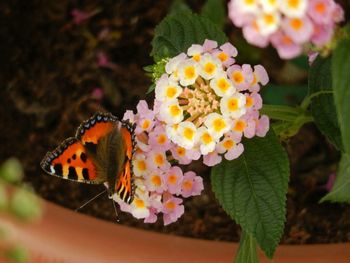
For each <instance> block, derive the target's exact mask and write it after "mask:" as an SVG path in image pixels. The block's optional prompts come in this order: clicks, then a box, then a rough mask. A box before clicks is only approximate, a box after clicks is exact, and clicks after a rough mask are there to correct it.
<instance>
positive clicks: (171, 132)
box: [165, 123, 179, 144]
mask: <svg viewBox="0 0 350 263" xmlns="http://www.w3.org/2000/svg"><path fill="white" fill-rule="evenodd" d="M178 128H179V124H178V123H176V124H168V125H166V127H165V132H166V134H167V136H168V137H169V139H170V140H172V141H173V142H175V143H176V144H177V141H179V138H178V137H179V136H178Z"/></svg>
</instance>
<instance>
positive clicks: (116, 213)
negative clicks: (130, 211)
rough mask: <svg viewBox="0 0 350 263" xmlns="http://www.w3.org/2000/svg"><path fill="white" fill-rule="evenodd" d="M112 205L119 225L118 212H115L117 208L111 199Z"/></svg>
mask: <svg viewBox="0 0 350 263" xmlns="http://www.w3.org/2000/svg"><path fill="white" fill-rule="evenodd" d="M112 203H113V208H114V212H115V216H116V218H117V222H118V223H119V216H118V212H117V207H116V206H115V202H114V200H113V199H112Z"/></svg>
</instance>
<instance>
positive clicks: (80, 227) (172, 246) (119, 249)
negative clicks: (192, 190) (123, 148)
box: [0, 202, 350, 263]
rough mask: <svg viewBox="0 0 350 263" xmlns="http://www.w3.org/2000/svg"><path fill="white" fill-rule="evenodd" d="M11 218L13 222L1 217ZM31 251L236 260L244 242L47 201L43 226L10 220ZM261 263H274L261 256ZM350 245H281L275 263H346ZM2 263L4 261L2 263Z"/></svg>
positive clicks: (60, 255)
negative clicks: (146, 226) (166, 230)
mask: <svg viewBox="0 0 350 263" xmlns="http://www.w3.org/2000/svg"><path fill="white" fill-rule="evenodd" d="M1 220H9V219H1ZM7 223H9V224H8V225H11V227H13V228H14V231H15V232H16V233H17V235H16V236H17V239H18V241H19V242H21V243H22V244H23V245H24V246H26V247H27V248H28V249H29V250H30V252H31V261H30V262H32V263H34V262H35V263H43V262H45V263H50V262H65V263H70V262H74V263H77V262H78V263H80V262H84V263H90V262H91V263H103V262H108V263H111V262H123V263H138V262H142V263H148V262H152V263H154V262H167V263H171V262H174V263H175V262H176V263H178V262H191V263H192V262H200V263H203V262H205V263H210V262H215V263H217V262H233V258H234V255H235V252H236V250H237V248H238V244H236V243H230V242H219V241H206V240H199V239H192V238H184V237H178V236H172V235H165V234H159V233H154V232H149V231H144V230H138V229H134V228H130V227H125V226H121V225H118V224H117V223H110V222H106V221H102V220H99V219H96V218H93V217H89V216H86V215H83V214H79V213H75V212H73V211H70V210H68V209H65V208H63V207H60V206H57V205H55V204H52V203H49V202H45V212H44V217H43V219H42V220H41V222H38V223H34V224H31V225H22V224H20V223H16V222H7ZM260 258H261V262H269V261H268V260H267V259H266V258H265V257H264V256H263V253H260ZM349 260H350V243H343V244H331V245H302V246H301V245H294V246H292V245H281V246H279V247H278V249H277V252H276V254H275V258H274V260H273V262H275V263H289V262H290V263H292V262H293V263H295V262H298V263H302V262H307V263H316V262H317V263H326V262H327V263H329V262H336V263H343V262H344V263H345V262H349ZM0 261H1V259H0Z"/></svg>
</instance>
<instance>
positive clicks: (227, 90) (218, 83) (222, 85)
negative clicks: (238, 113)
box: [210, 73, 236, 97]
mask: <svg viewBox="0 0 350 263" xmlns="http://www.w3.org/2000/svg"><path fill="white" fill-rule="evenodd" d="M210 87H211V88H212V89H213V90H214V91H215V93H216V95H218V96H220V97H224V96H230V95H232V94H233V93H235V91H236V88H235V87H234V86H233V83H232V81H231V80H229V79H228V78H227V76H226V74H225V73H223V74H219V75H218V76H216V77H215V78H214V79H212V80H211V81H210Z"/></svg>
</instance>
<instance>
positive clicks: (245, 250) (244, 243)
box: [235, 232, 259, 263]
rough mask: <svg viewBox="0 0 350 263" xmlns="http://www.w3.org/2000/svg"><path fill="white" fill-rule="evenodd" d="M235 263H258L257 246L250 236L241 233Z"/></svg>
mask: <svg viewBox="0 0 350 263" xmlns="http://www.w3.org/2000/svg"><path fill="white" fill-rule="evenodd" d="M235 263H259V257H258V253H257V244H256V240H255V238H254V237H253V236H252V235H248V234H246V233H245V232H243V233H242V236H241V241H240V242H239V248H238V251H237V254H236V258H235Z"/></svg>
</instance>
